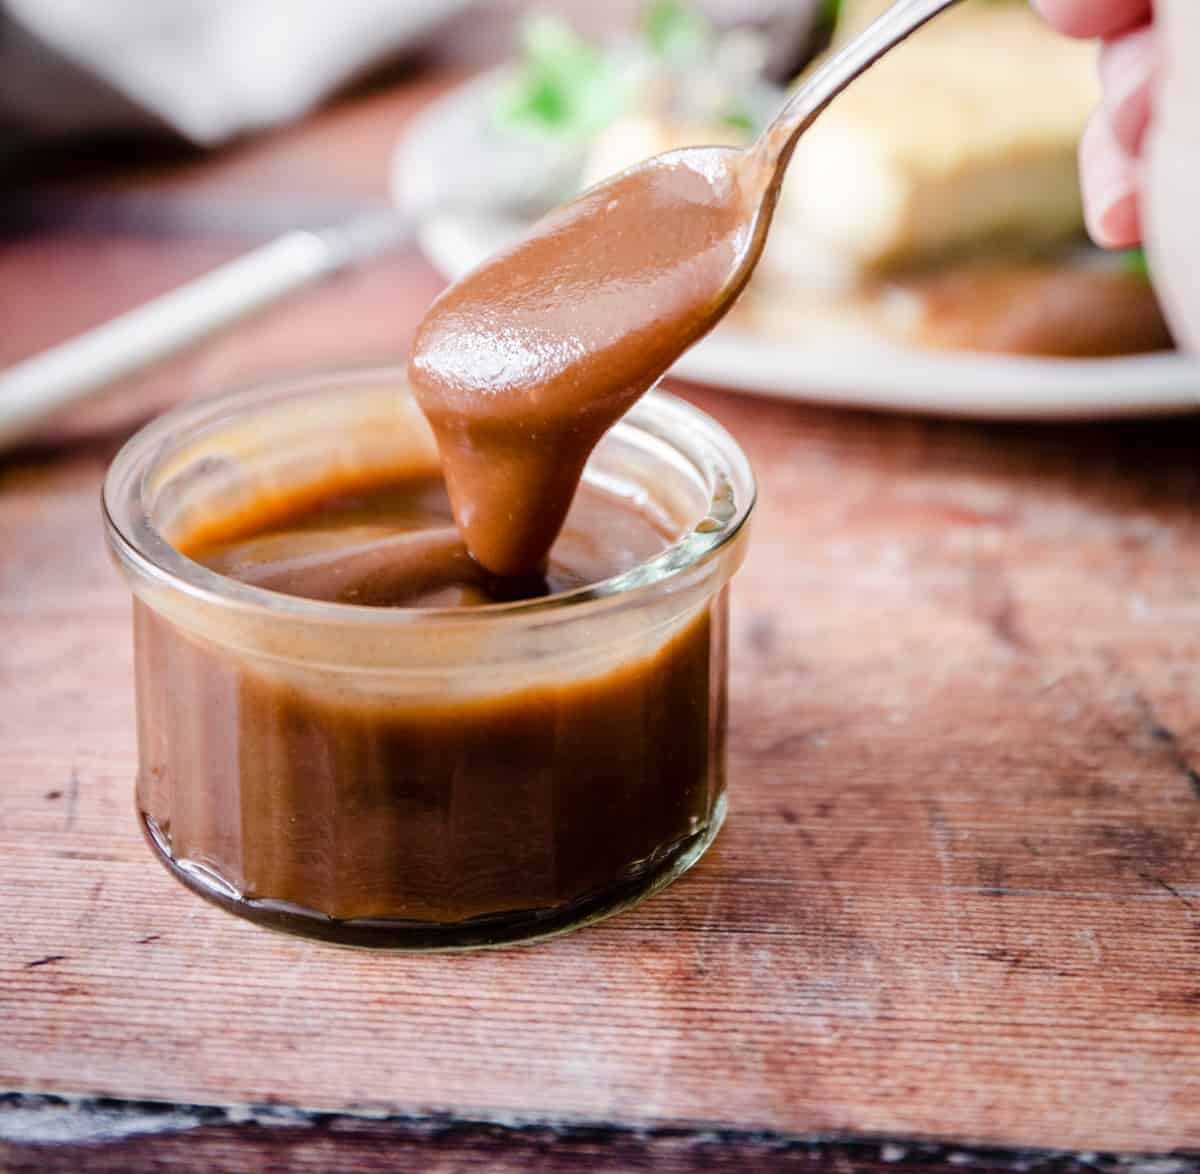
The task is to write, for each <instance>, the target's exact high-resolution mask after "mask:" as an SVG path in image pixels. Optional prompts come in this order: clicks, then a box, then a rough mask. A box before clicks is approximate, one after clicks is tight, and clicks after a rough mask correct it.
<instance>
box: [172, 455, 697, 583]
mask: <svg viewBox="0 0 1200 1174" xmlns="http://www.w3.org/2000/svg"><path fill="white" fill-rule="evenodd" d="M677 537H679V527H678V525H677V524H674V523H672V521H671V520H670V519H669V518H666V517H663V516H659V515H655V514H652V513H650V512H648V511H647V509H646V508H645V507H643V508H635V507H634V506H633V505H631V504H630V502H628V501H627V500H625V499H623V498H621V497H619V496H616V495H614V494H610V493H606V492H604V491H602V490H599V489H596V488H593V487H591V486H584V487H582V488H581V490H580V492H579V493H578V494H576V496H575V499H574V502H573V503H572V506H571V509H570V511H569V513H568V515H567V517H566V520H565V522H564V525H563V528H562V531H561V533H560V535H559V537H558V541H557V542H556V543H555V545H554V548H553V550H552V552H551V554H550V557H549V559H548V560H547V563H546V566H545V569H544V571H543V572H542V573H540V574H537V575H534V576H531V577H529V578H526V579H519V580H509V579H498V578H497V577H495V576H493V575H491V574H489V573H488V572H487V571H485V570H484V569H483V567H481V566H480V565H479V563H477V562H476V561H475V559H473V558H472V557H471V556H470V554H469V553H468V552H467V548H466V546H465V545H464V543H463V541H462V539H461V538H460V537H459V535H458V531H457V530H456V529H455V525H454V515H453V513H452V511H451V509H450V501H449V497H448V496H447V493H446V488H445V482H444V481H443V480H442V478H441V477H439V476H437V475H436V474H432V473H427V472H415V473H413V474H410V475H403V474H401V475H398V476H396V477H394V478H393V479H391V480H389V481H386V482H382V483H367V484H359V485H354V484H350V485H344V486H342V487H338V486H336V485H332V486H327V487H326V493H325V496H323V497H320V498H318V499H316V500H315V501H314V500H301V501H300V502H297V503H296V505H295V506H294V507H293V508H291V509H289V508H288V504H287V502H286V501H285V502H283V503H275V505H274V507H273V509H272V510H271V512H270V514H269V515H267V516H266V517H264V518H262V519H261V520H256V519H255V517H254V514H253V512H251V513H250V514H249V515H248V516H244V517H239V518H231V519H228V520H227V521H226V522H225V524H224V525H223V524H222V521H221V519H214V521H213V522H210V523H208V524H207V525H205V526H204V527H203V528H202V530H201V531H199V532H198V533H197V534H196V536H195V537H193V536H191V535H184V536H182V537H181V538H180V539H178V540H177V541H176V546H177V547H178V548H179V549H180V550H181V551H182V552H183V553H184V554H186V555H188V556H189V557H190V558H193V559H195V560H196V561H197V562H200V563H203V564H204V565H205V566H207V567H209V568H210V569H211V570H214V571H217V572H219V573H220V574H222V575H226V576H228V577H229V578H231V579H237V580H239V581H241V582H244V583H251V584H253V585H255V586H258V587H267V588H269V589H271V590H272V591H280V592H282V593H284V594H286V595H298V596H302V597H305V598H308V599H321V600H326V601H329V602H334V603H351V604H362V605H367V606H372V607H477V606H481V605H484V604H489V603H502V602H509V601H511V600H513V599H516V598H536V597H538V596H543V595H557V594H561V593H562V592H566V591H572V590H575V589H576V588H578V587H585V586H589V585H591V584H595V583H600V582H602V581H603V580H605V579H609V578H612V577H613V576H614V575H619V574H622V573H623V572H625V571H628V570H630V569H632V568H633V567H635V566H637V565H638V564H639V563H642V562H645V561H646V560H647V559H650V558H652V557H653V556H654V555H656V554H658V553H659V552H660V551H662V550H664V549H665V548H666V547H667V546H668V545H670V543H671V542H672V541H673V540H674V539H676V538H677Z"/></svg>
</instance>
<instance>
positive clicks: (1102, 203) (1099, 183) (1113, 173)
mask: <svg viewBox="0 0 1200 1174" xmlns="http://www.w3.org/2000/svg"><path fill="white" fill-rule="evenodd" d="M1079 169H1080V177H1081V179H1082V182H1083V204H1084V214H1085V216H1086V219H1087V227H1088V232H1089V233H1090V234H1091V236H1092V239H1093V240H1094V241H1095V242H1096V243H1097V244H1098V245H1103V246H1104V247H1105V248H1122V247H1124V246H1127V245H1132V244H1136V243H1137V241H1138V239H1139V237H1140V224H1139V217H1138V210H1137V173H1136V167H1135V164H1134V161H1133V160H1132V159H1131V158H1130V157H1129V156H1128V155H1127V154H1126V153H1125V152H1124V151H1123V150H1122V149H1121V146H1120V144H1119V143H1118V142H1117V141H1116V139H1115V138H1114V137H1113V134H1112V129H1111V127H1110V126H1109V124H1108V119H1107V118H1106V117H1105V116H1104V115H1103V114H1097V115H1095V116H1093V118H1092V120H1091V121H1090V122H1089V123H1088V125H1087V129H1086V130H1085V131H1084V133H1083V139H1082V141H1081V142H1080V144H1079Z"/></svg>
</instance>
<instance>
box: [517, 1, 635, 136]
mask: <svg viewBox="0 0 1200 1174" xmlns="http://www.w3.org/2000/svg"><path fill="white" fill-rule="evenodd" d="M521 48H522V57H521V61H520V65H519V67H518V70H517V74H516V77H515V78H514V79H513V82H512V85H511V86H510V87H509V90H508V92H507V93H506V95H505V96H504V98H503V100H502V102H501V105H500V108H499V110H498V117H499V119H500V121H501V123H503V124H507V125H509V126H512V127H516V128H520V129H526V130H536V131H541V132H544V133H550V134H555V135H562V136H565V137H571V138H587V137H589V136H591V135H594V134H595V133H596V132H598V131H600V130H602V129H603V128H604V127H605V126H607V125H608V124H609V123H610V122H612V121H613V119H615V118H616V117H617V116H618V115H619V114H620V113H621V110H622V109H623V107H624V104H625V100H626V93H625V85H624V83H623V81H622V78H621V76H620V74H619V72H618V70H617V69H616V68H615V66H614V65H613V63H612V62H611V61H610V60H609V59H608V58H607V57H606V56H605V54H604V53H603V51H602V50H600V49H599V48H597V47H596V46H595V45H591V44H589V43H588V42H587V41H585V40H584V39H583V38H582V37H580V36H579V35H578V34H577V33H576V32H575V30H574V29H573V28H571V26H570V25H569V24H567V23H566V21H564V20H561V19H559V18H558V17H555V16H548V15H539V16H534V17H531V18H530V19H529V20H527V21H525V23H524V24H523V25H522V27H521Z"/></svg>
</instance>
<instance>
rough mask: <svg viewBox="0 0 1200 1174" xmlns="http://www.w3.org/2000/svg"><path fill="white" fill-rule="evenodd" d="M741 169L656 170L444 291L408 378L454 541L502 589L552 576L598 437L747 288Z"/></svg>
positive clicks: (729, 165) (734, 155) (623, 181)
mask: <svg viewBox="0 0 1200 1174" xmlns="http://www.w3.org/2000/svg"><path fill="white" fill-rule="evenodd" d="M747 158H748V157H747V156H746V154H745V153H743V152H741V151H737V150H734V149H730V148H719V147H713V148H700V149H689V150H682V151H675V152H671V153H670V154H667V155H662V156H658V157H657V158H654V159H651V160H648V161H647V162H646V163H644V164H641V165H640V166H638V167H635V168H632V169H631V170H629V171H626V172H623V173H621V174H620V175H618V176H616V177H615V178H613V179H611V180H608V181H607V182H605V183H602V184H600V185H598V186H597V187H595V188H592V189H591V190H590V191H587V192H585V193H584V194H583V195H581V196H580V197H579V198H577V199H576V200H574V201H572V202H571V203H569V204H566V205H565V206H564V207H562V208H560V209H558V210H557V211H555V212H553V213H551V214H550V215H549V216H547V217H546V218H544V219H543V220H541V221H540V222H539V223H538V224H537V225H536V226H535V227H534V229H533V231H532V232H531V234H530V235H529V236H528V237H526V238H525V239H524V240H522V241H521V242H520V243H518V244H516V245H514V246H513V247H511V248H509V249H507V250H506V251H504V252H502V253H499V254H498V255H496V256H494V257H492V258H490V259H489V260H487V261H485V262H484V263H483V264H482V265H480V266H479V267H478V268H477V269H475V270H473V271H472V272H471V273H469V274H467V275H466V276H465V277H464V278H463V279H462V280H461V281H459V282H457V283H456V284H454V285H452V286H451V287H450V288H449V289H447V290H446V291H445V292H444V293H443V294H442V295H441V297H439V298H438V300H437V301H436V302H434V304H433V306H432V307H431V309H430V310H429V313H428V314H427V315H426V317H425V320H424V321H423V322H422V323H421V326H420V327H419V329H418V332H417V336H416V340H415V342H414V344H413V352H412V359H411V362H410V365H409V375H410V379H411V381H412V385H413V388H414V390H415V392H416V395H417V398H418V400H419V402H420V404H421V407H422V408H423V409H424V411H425V414H426V416H427V417H428V418H429V422H430V424H431V425H432V426H433V430H434V433H435V434H436V436H437V441H438V447H439V449H440V452H441V457H442V465H443V470H444V473H445V477H446V483H447V486H448V489H449V493H450V500H451V503H452V505H453V508H454V516H455V519H456V521H457V523H458V527H459V530H460V532H461V534H462V536H463V539H464V541H465V542H466V545H467V547H468V549H469V550H470V552H471V554H472V555H473V556H474V557H475V558H476V559H477V560H478V561H479V562H480V563H481V564H482V565H483V566H484V567H485V568H486V569H487V570H488V571H490V572H492V573H493V574H496V575H528V574H531V573H534V572H536V571H537V570H538V569H539V568H540V567H541V566H542V565H543V563H544V562H545V559H546V556H547V554H548V552H549V550H550V547H551V546H552V545H553V543H554V539H555V537H556V536H557V534H558V532H559V529H560V527H561V525H562V522H563V519H564V517H565V516H566V513H567V509H568V507H569V506H570V504H571V500H572V497H573V495H574V493H575V488H576V486H577V485H578V483H579V477H580V474H581V472H582V470H583V466H584V462H585V461H586V460H587V457H588V454H589V453H590V452H591V450H592V448H593V447H594V446H595V444H596V442H597V441H598V440H599V439H600V437H601V436H602V435H603V434H604V432H605V431H606V430H607V429H608V428H609V427H610V426H611V425H612V424H613V423H614V422H615V421H616V420H617V419H618V418H619V417H620V416H621V415H622V414H623V413H624V412H625V411H627V410H628V408H629V407H630V406H631V405H632V404H633V402H634V401H635V400H636V399H637V398H638V397H639V396H640V395H641V394H642V393H643V392H645V391H646V390H647V389H648V388H649V387H650V386H651V385H652V384H653V383H655V382H656V381H657V380H658V379H659V377H660V376H662V374H663V373H664V372H665V371H666V370H667V368H668V367H670V365H671V364H672V363H673V362H674V361H675V360H676V359H677V358H678V357H679V356H680V355H681V354H682V353H683V352H684V351H685V350H686V349H687V348H688V347H689V346H691V345H692V343H694V342H695V341H696V340H697V339H699V338H700V337H701V336H702V335H704V334H705V333H706V332H707V331H708V330H709V329H710V328H711V327H712V326H713V325H714V324H715V322H716V321H717V319H718V318H720V317H721V315H722V314H723V313H724V312H725V310H726V308H727V307H728V305H729V303H730V302H731V301H732V299H733V297H734V296H736V294H737V293H738V292H739V291H740V289H741V286H742V284H744V281H745V277H746V276H748V272H749V269H748V267H747V266H746V265H745V261H746V254H747V250H748V247H749V244H750V241H751V236H752V231H753V225H754V221H755V215H754V214H755V212H756V210H757V209H756V205H757V202H758V201H757V198H756V194H755V193H754V192H753V191H752V190H751V196H750V199H747V198H746V192H747V189H748V185H747V184H746V182H745V172H746V169H747Z"/></svg>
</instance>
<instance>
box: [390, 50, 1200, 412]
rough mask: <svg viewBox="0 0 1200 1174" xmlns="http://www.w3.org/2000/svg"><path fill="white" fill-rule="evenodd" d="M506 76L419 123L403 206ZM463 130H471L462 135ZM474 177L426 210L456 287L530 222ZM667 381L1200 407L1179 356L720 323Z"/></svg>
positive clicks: (404, 151)
mask: <svg viewBox="0 0 1200 1174" xmlns="http://www.w3.org/2000/svg"><path fill="white" fill-rule="evenodd" d="M502 76H503V75H502V74H501V73H496V74H492V75H485V76H484V77H483V78H480V79H476V80H475V81H473V82H469V83H467V84H466V85H464V86H461V87H459V88H457V89H454V90H451V91H450V92H449V93H447V94H445V95H444V96H443V97H441V98H440V99H438V100H437V101H435V102H433V103H431V104H430V105H429V106H428V107H426V109H425V110H423V111H422V112H421V114H420V115H419V116H418V117H417V118H416V119H415V120H414V121H413V123H412V124H411V125H410V127H409V129H408V132H407V133H406V135H405V136H404V138H403V140H402V141H401V143H400V144H399V146H398V148H397V151H396V156H395V159H394V164H393V188H394V190H395V192H396V194H397V198H398V199H399V200H401V202H404V201H405V198H406V197H405V194H404V193H405V192H406V190H407V187H408V177H409V176H412V175H414V174H427V173H429V172H436V171H438V170H439V157H441V158H443V159H445V158H451V159H453V158H459V159H461V158H462V156H463V155H464V154H467V155H469V154H471V150H470V148H471V142H470V139H471V138H476V139H477V136H478V133H479V132H478V129H477V128H479V127H482V126H484V125H485V124H486V123H487V121H488V119H489V117H490V112H491V111H492V110H493V109H494V108H495V94H496V87H497V85H498V84H499V83H500V79H501V77H502ZM466 126H471V127H474V128H476V129H475V130H474V131H473V132H472V134H471V135H467V134H465V133H464V127H466ZM526 152H527V146H526V148H525V149H524V150H523V151H522V154H523V155H526ZM497 154H498V153H497V152H489V153H487V154H485V155H483V156H481V162H483V163H486V162H488V160H491V166H496V165H497V164H496V158H497ZM526 157H527V155H526ZM459 169H461V164H460V165H459ZM473 182H474V184H475V185H476V191H475V192H474V193H473V195H472V197H471V198H470V200H465V201H464V206H467V205H471V207H470V211H465V210H464V211H461V212H460V211H456V210H452V209H450V208H446V210H443V211H440V212H435V213H434V214H432V215H427V216H425V217H423V218H422V222H421V224H420V226H419V228H418V232H417V239H418V241H419V243H420V245H421V248H422V249H423V251H424V252H425V254H426V256H427V257H428V258H429V259H430V261H431V262H432V263H433V264H434V266H436V268H437V269H438V270H439V271H440V272H441V273H442V274H443V275H444V276H445V277H446V278H447V279H450V280H453V279H455V278H457V277H459V276H461V275H462V274H463V273H465V272H466V271H467V270H468V269H470V268H472V267H473V266H474V265H476V264H477V263H478V262H479V261H481V260H482V259H483V258H484V257H486V256H487V255H488V254H490V253H492V252H494V251H495V250H497V249H499V248H502V247H503V246H504V245H506V244H507V243H509V242H510V241H511V240H513V239H514V238H515V237H516V236H518V235H519V234H520V233H521V232H522V231H524V229H525V228H526V227H527V226H528V224H529V223H530V220H529V219H525V218H522V217H517V216H514V215H513V214H512V213H511V211H507V210H506V209H505V208H504V207H503V206H500V205H499V204H498V205H497V207H496V208H495V210H494V211H493V210H490V209H489V208H488V206H487V199H486V193H487V192H488V190H489V189H490V188H492V187H493V186H494V187H495V188H496V189H497V190H502V189H507V188H509V187H511V186H512V178H511V176H509V177H500V176H496V177H491V176H489V174H487V168H486V167H481V169H480V171H479V173H478V174H477V175H475V176H474V177H473ZM480 193H483V194H484V195H483V198H482V199H481V196H480ZM672 374H673V375H675V376H678V377H679V378H682V379H687V380H690V381H692V382H694V383H702V384H708V385H712V386H718V387H726V388H731V389H734V390H738V391H744V392H748V393H751V394H761V395H770V396H776V397H783V398H788V399H797V400H811V401H817V402H822V403H831V404H846V405H853V406H856V407H866V408H879V409H885V410H895V411H917V412H930V413H937V414H943V415H954V416H977V417H989V418H1005V417H1007V418H1013V419H1070V418H1087V417H1103V416H1121V415H1140V414H1151V413H1168V412H1179V411H1187V410H1196V409H1200V363H1197V362H1196V361H1194V360H1192V359H1188V358H1185V357H1184V356H1181V355H1178V354H1174V353H1157V354H1149V355H1133V356H1128V357H1122V358H1113V359H1036V358H1019V357H1009V356H998V355H987V354H982V353H979V354H971V353H967V352H962V351H958V352H939V351H933V350H925V349H918V348H915V347H900V346H897V345H895V344H891V343H885V342H882V341H880V342H876V341H873V340H872V341H864V342H861V343H860V342H856V343H855V344H854V345H847V344H844V343H843V344H841V345H837V346H832V345H831V346H821V345H818V344H811V345H808V344H806V345H802V346H801V345H787V344H783V343H780V342H779V341H776V340H773V339H770V338H765V337H762V336H760V335H757V334H754V333H749V332H745V331H741V330H738V329H736V328H735V327H734V326H732V325H730V324H724V325H722V326H720V327H718V328H717V330H715V331H714V332H713V333H712V334H711V335H710V336H709V337H708V338H706V339H704V340H703V341H702V342H701V343H699V344H698V345H697V346H695V347H694V348H693V349H692V350H691V351H689V352H688V353H687V354H685V355H684V356H683V357H682V358H681V359H680V360H679V362H678V363H676V365H675V366H674V368H673V369H672Z"/></svg>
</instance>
